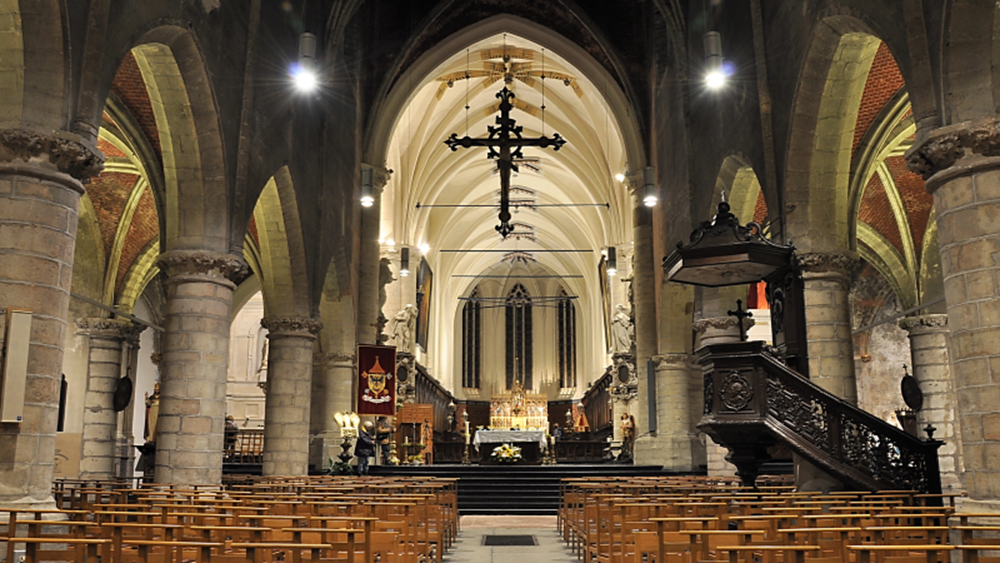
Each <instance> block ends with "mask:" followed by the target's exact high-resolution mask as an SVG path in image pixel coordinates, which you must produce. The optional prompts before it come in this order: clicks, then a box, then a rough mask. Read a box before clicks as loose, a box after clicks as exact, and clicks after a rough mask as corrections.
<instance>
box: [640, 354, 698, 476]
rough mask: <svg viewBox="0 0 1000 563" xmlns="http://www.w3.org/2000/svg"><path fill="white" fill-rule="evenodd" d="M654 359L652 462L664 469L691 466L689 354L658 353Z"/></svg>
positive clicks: (690, 360) (692, 436)
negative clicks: (654, 387)
mask: <svg viewBox="0 0 1000 563" xmlns="http://www.w3.org/2000/svg"><path fill="white" fill-rule="evenodd" d="M653 361H654V362H656V428H657V429H658V430H657V439H656V443H655V444H654V445H653V450H654V451H653V452H651V453H652V454H653V455H652V460H651V461H652V462H653V463H655V464H656V465H662V466H663V469H665V470H667V471H692V470H694V469H695V463H694V451H693V450H692V445H693V441H694V440H695V439H696V437H695V434H694V432H693V427H692V426H691V410H692V409H693V408H695V407H696V405H692V404H691V401H690V388H691V385H690V383H691V373H692V371H693V370H692V358H691V356H689V355H687V354H659V355H656V356H653Z"/></svg>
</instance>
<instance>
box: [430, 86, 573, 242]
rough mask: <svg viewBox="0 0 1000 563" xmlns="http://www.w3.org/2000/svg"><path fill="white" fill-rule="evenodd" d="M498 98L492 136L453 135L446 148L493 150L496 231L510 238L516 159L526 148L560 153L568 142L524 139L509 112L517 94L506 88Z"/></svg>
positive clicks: (556, 138)
mask: <svg viewBox="0 0 1000 563" xmlns="http://www.w3.org/2000/svg"><path fill="white" fill-rule="evenodd" d="M497 98H500V115H499V116H497V125H498V127H493V126H492V125H488V126H487V127H486V129H487V131H489V134H490V136H489V137H488V138H486V139H483V138H478V139H473V138H472V137H469V136H468V135H466V136H465V137H462V138H461V139H459V138H458V135H457V134H455V133H452V134H451V137H449V138H448V140H447V141H445V144H446V145H448V146H449V147H451V150H453V151H454V150H458V147H464V148H470V147H486V148H488V149H489V150H490V152H489V154H487V155H486V157H487V158H495V159H497V169H498V170H499V171H500V215H499V218H500V224H499V225H497V227H496V230H497V232H499V233H500V236H502V237H503V238H507V235H509V234H510V233H512V232H513V231H514V227H513V225H511V224H510V173H511V171H514V172H517V165H516V164H514V159H515V158H524V155H523V154H522V153H521V149H522V148H523V147H542V148H543V149H544V148H548V147H552V149H553V150H559V147H561V146H563V145H564V144H565V143H566V139H563V138H562V137H560V136H559V133H553V134H552V137H551V138H549V137H545V136H542V137H538V138H536V139H523V138H521V131H522V130H523V129H524V127H522V126H520V125H517V121H516V120H514V119H511V117H510V110H511V109H513V107H514V105H513V104H512V103H511V100H513V99H514V92H511V91H510V90H508V89H507V87H506V86H504V88H503V90H500V92H498V93H497ZM542 107H545V106H542Z"/></svg>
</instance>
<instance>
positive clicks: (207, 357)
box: [156, 250, 247, 485]
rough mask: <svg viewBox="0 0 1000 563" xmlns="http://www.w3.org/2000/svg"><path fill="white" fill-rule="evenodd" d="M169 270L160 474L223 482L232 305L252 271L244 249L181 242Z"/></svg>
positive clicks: (168, 260) (166, 264) (167, 260)
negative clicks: (216, 249)
mask: <svg viewBox="0 0 1000 563" xmlns="http://www.w3.org/2000/svg"><path fill="white" fill-rule="evenodd" d="M159 266H160V269H161V270H164V271H165V272H166V273H167V282H166V287H167V303H166V319H165V322H164V329H165V333H164V334H163V336H162V342H163V347H162V351H161V353H162V359H161V363H160V370H161V371H160V414H159V418H158V419H157V422H156V481H157V482H158V483H175V484H179V485H192V484H199V483H206V484H218V483H221V482H222V454H223V445H224V441H225V415H226V380H227V375H228V369H229V313H230V309H231V306H232V301H233V291H234V290H235V289H236V284H235V283H234V282H233V281H232V280H233V279H240V278H241V277H242V276H244V275H245V274H246V271H247V267H246V264H244V262H243V260H242V259H241V258H240V257H237V256H233V255H226V254H216V253H213V252H206V251H189V250H174V251H170V252H167V253H166V254H163V255H161V256H160V261H159Z"/></svg>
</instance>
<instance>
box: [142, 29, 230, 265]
mask: <svg viewBox="0 0 1000 563" xmlns="http://www.w3.org/2000/svg"><path fill="white" fill-rule="evenodd" d="M132 53H133V55H134V56H135V60H136V64H138V66H139V70H140V71H141V72H142V76H143V80H144V81H145V83H146V87H147V90H148V92H149V98H150V101H151V102H152V108H153V113H154V115H155V117H156V125H157V129H158V131H159V136H160V146H161V150H162V160H163V171H164V180H165V185H166V198H165V200H166V216H165V217H164V218H163V219H162V220H163V221H165V222H166V225H165V226H166V240H165V241H163V244H162V250H163V251H169V250H174V249H192V248H196V249H202V250H213V251H216V252H226V251H228V249H229V244H228V232H227V231H228V229H227V227H226V226H227V225H228V224H229V222H228V210H229V205H227V201H228V191H227V189H226V178H227V174H226V155H225V151H224V150H223V146H222V142H223V141H222V132H221V124H220V122H219V116H218V110H217V103H216V99H215V93H214V90H213V87H212V83H211V81H210V79H209V77H208V71H207V68H206V63H205V60H204V57H203V55H202V52H201V49H200V47H199V46H198V44H197V42H196V40H195V37H194V36H193V34H192V33H191V32H190V31H189V30H187V29H184V28H181V27H177V26H162V27H157V28H155V29H153V30H151V31H149V32H147V33H146V34H144V35H143V36H142V38H141V40H140V41H139V45H138V46H137V47H135V48H133V49H132Z"/></svg>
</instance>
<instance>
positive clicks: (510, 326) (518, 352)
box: [507, 284, 532, 389]
mask: <svg viewBox="0 0 1000 563" xmlns="http://www.w3.org/2000/svg"><path fill="white" fill-rule="evenodd" d="M515 381H520V382H521V384H522V385H523V386H524V388H525V389H531V386H532V381H531V297H529V296H528V290H526V289H524V286H523V285H521V284H517V285H515V286H514V289H512V290H510V294H509V295H508V296H507V389H510V388H511V387H513V386H514V382H515Z"/></svg>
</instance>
